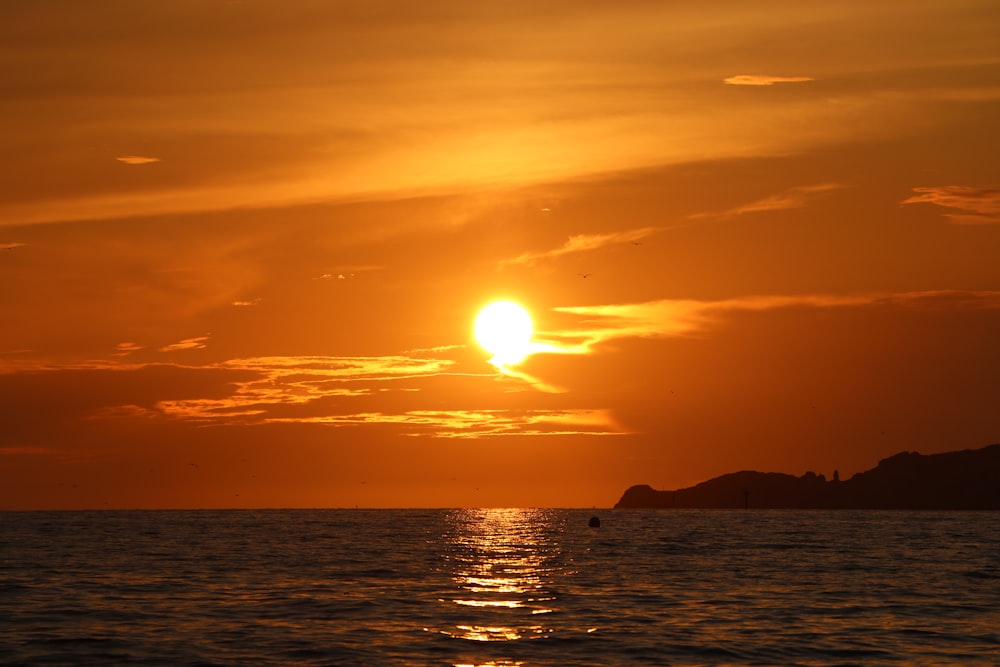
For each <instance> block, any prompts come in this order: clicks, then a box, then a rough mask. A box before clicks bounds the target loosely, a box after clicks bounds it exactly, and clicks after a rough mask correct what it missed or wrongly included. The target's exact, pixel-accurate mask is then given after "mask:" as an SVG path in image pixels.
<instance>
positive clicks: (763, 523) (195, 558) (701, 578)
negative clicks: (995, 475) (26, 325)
mask: <svg viewBox="0 0 1000 667" xmlns="http://www.w3.org/2000/svg"><path fill="white" fill-rule="evenodd" d="M593 514H597V515H598V516H599V517H600V519H601V521H602V525H601V526H600V527H599V528H589V527H588V525H587V524H588V519H589V518H590V517H591V515H593ZM0 664H2V665H262V666H263V665H366V666H367V665H452V666H459V665H493V666H499V665H506V666H513V665H523V666H531V665H552V666H567V667H568V666H572V665H613V666H625V665H1000V512H938V513H934V512H850V511H839V512H820V511H807V512H792V511H761V510H750V511H671V510H667V511H646V510H629V511H611V510H601V511H591V510H548V509H510V510H427V511H422V510H372V511H366V510H329V511H327V510H309V511H299V510H275V511H191V512H189V511H134V512H113V511H103V512H6V513H0Z"/></svg>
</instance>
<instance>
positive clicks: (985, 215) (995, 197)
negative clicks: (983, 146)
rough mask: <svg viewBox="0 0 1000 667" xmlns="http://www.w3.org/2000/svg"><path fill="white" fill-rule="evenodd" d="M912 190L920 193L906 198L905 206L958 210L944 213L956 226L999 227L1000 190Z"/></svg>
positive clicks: (945, 187)
mask: <svg viewBox="0 0 1000 667" xmlns="http://www.w3.org/2000/svg"><path fill="white" fill-rule="evenodd" d="M913 191H914V192H916V193H918V194H916V195H914V196H912V197H910V198H909V199H904V200H903V201H902V203H903V204H936V205H938V206H944V207H945V208H951V209H956V210H958V211H961V212H960V213H946V214H945V217H946V218H948V220H949V221H951V222H953V223H954V224H956V225H996V224H1000V188H997V187H982V188H977V187H970V186H966V185H940V186H934V187H921V188H913Z"/></svg>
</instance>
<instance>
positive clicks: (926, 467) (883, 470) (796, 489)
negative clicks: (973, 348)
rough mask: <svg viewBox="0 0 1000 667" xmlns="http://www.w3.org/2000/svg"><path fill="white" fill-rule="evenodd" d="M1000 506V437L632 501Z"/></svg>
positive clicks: (636, 489)
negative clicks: (846, 475)
mask: <svg viewBox="0 0 1000 667" xmlns="http://www.w3.org/2000/svg"><path fill="white" fill-rule="evenodd" d="M744 507H749V508H758V509H906V510H945V509H947V510H997V509H1000V444H995V445H990V446H988V447H984V448H982V449H967V450H962V451H955V452H946V453H943V454H929V455H923V454H918V453H917V452H900V453H899V454H896V455H894V456H890V457H889V458H887V459H882V460H881V461H879V463H878V465H877V466H876V467H874V468H872V469H871V470H867V471H865V472H860V473H858V474H856V475H854V476H853V477H851V478H850V479H848V480H840V479H839V476H838V475H837V473H834V479H832V480H829V481H828V480H827V479H826V478H825V477H824V476H823V475H817V474H816V473H813V472H807V473H806V474H804V475H802V476H801V477H795V476H794V475H786V474H784V473H777V472H757V471H754V470H744V471H741V472H734V473H729V474H727V475H722V476H721V477H715V478H713V479H710V480H708V481H706V482H702V483H701V484H698V485H696V486H692V487H688V488H684V489H677V490H676V491H657V490H656V489H653V488H652V487H651V486H649V485H646V484H640V485H637V486H633V487H630V488H629V489H628V490H627V491H625V493H624V494H623V495H622V497H621V500H619V501H618V503H617V504H615V509H627V508H698V509H709V508H718V509H723V508H744Z"/></svg>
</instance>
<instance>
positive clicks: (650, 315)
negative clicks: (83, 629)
mask: <svg viewBox="0 0 1000 667" xmlns="http://www.w3.org/2000/svg"><path fill="white" fill-rule="evenodd" d="M539 5H544V7H540V6H539ZM0 16H2V20H0V109H2V112H0V116H2V118H3V119H4V122H3V123H2V124H0V167H2V179H0V285H2V289H0V417H2V428H0V509H27V508H83V507H88V508H89V507H96V508H101V507H120V508H147V507H149V508H159V507H184V508H187V507H206V508H208V507H354V506H356V505H357V506H362V507H407V506H417V507H440V506H560V507H589V506H610V505H611V504H613V503H614V502H616V501H617V499H618V498H619V496H620V495H621V493H622V492H623V491H624V490H625V489H626V488H627V487H628V486H630V485H632V484H637V483H647V484H651V485H653V486H654V487H657V488H677V487H681V486H686V485H690V484H693V483H696V482H699V481H702V480H704V479H708V478H710V477H713V476H716V475H719V474H723V473H727V472H732V471H736V470H741V469H747V468H752V469H757V470H764V471H776V472H787V473H792V474H796V475H799V474H802V473H804V472H806V471H808V470H812V471H815V472H818V473H823V474H825V475H827V477H830V476H831V475H832V473H833V471H834V470H835V469H837V470H839V472H840V475H841V477H844V478H846V477H848V476H850V475H852V474H854V473H856V472H858V471H861V470H864V469H867V468H870V467H872V466H874V465H875V464H876V463H877V462H878V460H879V459H881V458H884V457H886V456H889V455H891V454H894V453H896V452H898V451H902V450H916V451H920V452H922V453H934V452H941V451H950V450H955V449H965V448H978V447H982V446H985V445H988V444H991V443H995V442H1000V382H998V378H1000V159H998V155H1000V42H998V40H997V37H996V36H997V35H998V34H1000V7H998V6H997V4H996V2H995V1H994V0H956V1H954V2H947V3H944V2H940V1H938V0H934V1H930V0H907V1H906V2H880V3H869V2H853V1H851V2H848V1H841V2H823V3H802V2H793V1H791V0H787V1H786V0H765V1H763V2H761V1H754V2H737V1H725V2H717V3H694V2H690V3H665V2H664V3H657V2H644V1H639V0H635V1H624V2H616V3H598V2H587V1H584V2H547V3H536V2H527V1H525V2H521V1H514V2H510V1H505V2H502V3H500V2H497V3H493V2H487V3H468V2H457V1H454V0H447V1H444V0H442V1H431V2H421V3H401V2H381V1H372V2H312V1H305V0H292V1H291V2H264V1H259V2H258V1H253V0H243V1H240V0H229V1H224V0H219V1H218V2H210V1H204V0H197V1H195V0H178V1H176V2H169V3H121V2H110V1H100V0H99V1H96V2H88V3H77V2H57V1H55V0H37V1H35V2H14V3H6V4H5V5H4V6H3V8H2V9H0ZM584 276H586V277H584ZM500 298H504V299H510V300H514V301H517V302H519V303H521V304H522V305H524V306H525V307H526V308H528V309H529V311H530V312H531V315H532V317H533V319H534V324H535V328H536V339H535V343H536V349H537V350H538V351H537V352H536V353H534V354H532V355H530V356H529V357H528V358H527V359H526V360H525V361H523V362H522V363H521V364H519V365H517V366H516V367H514V368H510V369H506V370H508V371H509V372H507V373H503V372H499V371H498V369H497V368H495V367H494V366H492V365H491V364H490V363H489V357H490V355H489V354H488V353H486V352H485V351H484V350H482V349H481V348H480V347H479V346H478V345H477V344H476V343H475V341H474V339H473V336H472V327H473V322H474V320H475V317H476V314H477V312H478V311H479V309H480V308H482V307H483V306H484V305H486V304H487V303H489V302H490V301H493V300H495V299H500ZM500 370H504V369H500Z"/></svg>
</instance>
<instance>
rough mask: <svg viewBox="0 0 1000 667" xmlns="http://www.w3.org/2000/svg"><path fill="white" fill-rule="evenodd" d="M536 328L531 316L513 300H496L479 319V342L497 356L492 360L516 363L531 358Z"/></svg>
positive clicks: (480, 312) (477, 328)
mask: <svg viewBox="0 0 1000 667" xmlns="http://www.w3.org/2000/svg"><path fill="white" fill-rule="evenodd" d="M532 331H533V326H532V323H531V316H530V315H529V314H528V311H526V310H525V309H524V308H522V307H521V306H519V305H518V304H516V303H513V302H512V301H494V302H493V303H491V304H489V305H488V306H486V307H485V308H483V309H482V310H481V311H479V316H478V317H476V326H475V334H476V340H477V341H478V342H479V344H480V345H481V346H482V347H483V349H485V350H486V351H487V352H490V353H492V354H493V355H494V357H493V359H492V360H491V361H493V362H495V363H499V364H516V363H518V362H519V361H521V360H522V359H524V358H525V357H526V356H527V355H528V347H529V343H530V342H531V334H532Z"/></svg>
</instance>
